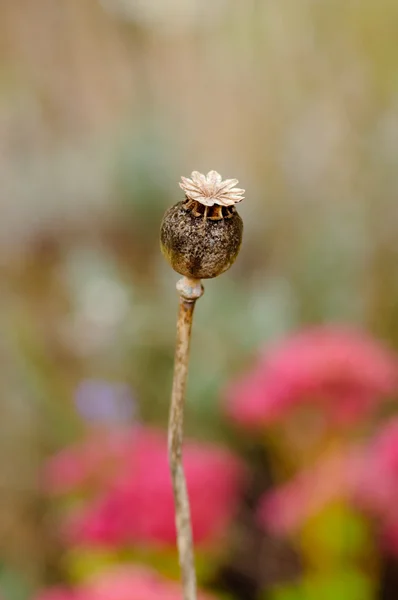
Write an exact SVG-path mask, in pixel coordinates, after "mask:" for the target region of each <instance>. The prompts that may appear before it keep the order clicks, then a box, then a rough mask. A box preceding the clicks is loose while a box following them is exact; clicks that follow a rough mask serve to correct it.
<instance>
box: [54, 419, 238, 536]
mask: <svg viewBox="0 0 398 600" xmlns="http://www.w3.org/2000/svg"><path fill="white" fill-rule="evenodd" d="M117 442H118V443H115V440H112V443H109V441H108V442H107V440H102V441H101V439H94V440H88V441H86V442H83V443H82V444H81V445H80V446H76V447H74V448H73V449H72V450H68V449H67V450H65V451H64V452H61V454H60V455H59V456H56V457H55V458H54V459H53V460H52V461H50V465H49V468H48V469H47V479H46V481H47V486H48V489H50V490H53V491H56V492H59V491H60V490H63V491H73V492H79V491H80V489H81V487H82V486H83V487H84V486H86V487H87V482H88V481H90V480H91V481H93V480H96V482H97V483H96V485H95V486H94V488H92V489H90V488H88V493H87V495H86V501H85V502H83V504H82V506H80V507H79V508H78V509H74V511H73V512H72V513H71V515H70V518H69V520H68V522H67V524H66V536H67V539H68V540H69V542H70V543H78V544H86V545H93V544H94V545H103V546H111V547H113V546H117V545H129V544H134V543H140V544H155V545H174V544H175V523H174V501H173V494H172V486H171V477H170V472H169V466H168V459H167V439H166V435H165V434H164V433H163V432H160V431H157V430H154V429H150V428H144V427H135V428H134V429H131V431H130V433H129V435H128V436H126V435H125V434H124V437H122V438H120V439H118V440H117ZM96 445H98V446H99V448H98V451H97V452H93V446H94V447H95V446H96ZM107 452H109V453H110V457H108V456H107ZM86 453H87V454H88V458H87V456H86ZM65 455H66V456H67V461H66V464H67V469H66V472H64V471H63V469H64V467H65ZM110 458H113V459H114V463H113V467H112V468H110V464H111V463H110ZM75 462H77V463H78V464H77V465H76V469H77V471H78V473H79V476H78V477H76V475H75V473H74V471H73V467H74V464H75ZM184 464H185V470H186V477H187V485H188V489H189V494H190V498H191V512H192V523H193V531H194V538H195V541H196V543H198V544H201V543H203V544H206V543H211V542H213V541H216V540H219V539H220V538H222V537H223V535H224V534H225V531H226V528H227V527H228V525H229V523H230V522H231V519H232V518H233V516H234V514H235V511H236V508H237V505H238V502H239V495H240V491H241V488H242V484H243V482H244V477H245V474H244V468H243V466H242V465H241V463H240V462H239V461H238V460H237V459H236V458H235V457H234V456H233V455H232V454H231V453H230V452H228V451H227V450H224V449H222V448H220V447H219V446H213V445H204V444H199V443H195V442H189V441H188V442H186V444H185V446H184ZM81 465H83V466H81ZM57 469H60V472H58V471H57ZM79 469H81V472H79ZM48 473H50V475H51V476H50V477H49V476H48ZM70 473H72V474H73V477H70ZM68 477H69V478H68ZM99 477H100V478H102V486H99V485H98V478H99ZM66 480H67V485H65V482H66Z"/></svg>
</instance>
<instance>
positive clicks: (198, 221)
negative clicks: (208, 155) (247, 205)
mask: <svg viewBox="0 0 398 600" xmlns="http://www.w3.org/2000/svg"><path fill="white" fill-rule="evenodd" d="M237 183H238V180H237V179H226V180H225V181H223V180H222V177H221V175H220V174H219V173H217V171H210V172H209V173H208V174H207V176H205V175H203V174H201V173H198V172H197V171H193V172H192V175H191V179H189V178H186V177H182V178H181V183H180V184H179V185H180V187H181V189H182V190H184V192H185V200H183V201H182V202H178V203H177V204H175V205H174V206H172V207H171V208H169V209H168V210H167V211H166V213H165V215H164V217H163V221H162V225H161V231H160V245H161V250H162V252H163V254H164V256H165V257H166V258H167V260H168V261H169V263H170V264H171V266H172V267H173V269H174V270H175V271H177V273H180V274H181V275H184V276H185V277H190V278H194V279H211V278H212V277H217V275H220V274H221V273H224V271H227V269H229V268H230V267H231V266H232V264H233V263H234V261H235V259H236V257H237V256H238V253H239V249H240V245H241V242H242V232H243V222H242V219H241V218H240V216H239V215H238V213H237V211H236V208H235V204H237V203H238V202H241V200H243V194H244V193H245V191H244V190H242V189H239V188H237V187H236V184H237Z"/></svg>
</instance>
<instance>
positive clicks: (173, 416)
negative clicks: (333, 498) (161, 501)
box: [168, 277, 204, 600]
mask: <svg viewBox="0 0 398 600" xmlns="http://www.w3.org/2000/svg"><path fill="white" fill-rule="evenodd" d="M177 290H178V292H179V295H180V299H179V311H178V320H177V343H176V352H175V361H174V376H173V389H172V393H171V406H170V416H169V432H168V446H169V462H170V469H171V477H172V481H173V491H174V503H175V518H176V529H177V546H178V554H179V561H180V567H181V577H182V587H183V598H184V600H196V573H195V558H194V548H193V536H192V524H191V512H190V506H189V497H188V490H187V484H186V480H185V475H184V467H183V463H182V443H183V431H184V402H185V389H186V382H187V375H188V362H189V345H190V339H191V329H192V319H193V312H194V308H195V303H196V300H197V299H198V298H200V296H202V294H203V291H204V290H203V287H202V284H201V282H200V280H198V279H188V278H187V277H183V278H182V279H181V280H180V281H179V282H178V283H177Z"/></svg>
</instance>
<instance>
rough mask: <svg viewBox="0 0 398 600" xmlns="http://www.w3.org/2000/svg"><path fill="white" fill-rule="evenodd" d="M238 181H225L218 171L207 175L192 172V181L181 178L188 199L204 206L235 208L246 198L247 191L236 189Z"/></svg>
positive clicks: (181, 185)
mask: <svg viewBox="0 0 398 600" xmlns="http://www.w3.org/2000/svg"><path fill="white" fill-rule="evenodd" d="M237 183H239V182H238V180H237V179H225V180H224V181H223V180H222V177H221V175H220V174H219V173H217V171H209V172H208V173H207V175H203V174H202V173H198V171H192V174H191V179H189V178H188V177H181V182H180V184H179V185H180V188H181V189H182V190H184V192H185V194H186V196H187V198H189V199H190V200H195V201H197V202H200V203H201V204H204V206H214V204H218V205H219V206H233V205H234V204H237V203H238V202H241V201H242V200H243V198H244V196H243V194H244V193H245V190H241V189H240V188H237V187H235V186H236V184H237Z"/></svg>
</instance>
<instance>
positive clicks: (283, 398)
mask: <svg viewBox="0 0 398 600" xmlns="http://www.w3.org/2000/svg"><path fill="white" fill-rule="evenodd" d="M397 386H398V362H397V358H396V356H395V355H394V354H393V353H392V352H391V351H389V350H388V349H387V348H385V347H384V346H383V345H381V344H380V343H378V342H377V341H375V340H373V339H372V338H370V337H369V336H367V335H366V334H365V333H361V332H358V331H354V330H351V329H348V328H343V327H338V326H324V327H318V328H314V329H311V330H308V331H305V332H303V333H299V334H297V335H295V336H293V337H291V338H290V339H288V340H286V341H284V342H282V343H280V344H279V345H277V346H276V347H275V348H272V349H271V350H269V351H268V352H267V353H266V354H265V355H264V356H263V357H261V358H260V360H259V361H258V364H257V365H256V366H255V367H254V369H253V370H252V371H251V372H249V373H248V374H246V375H245V376H243V377H242V378H241V379H239V380H238V381H236V382H235V383H233V384H232V385H231V386H230V388H229V390H228V391H227V395H226V400H227V402H226V410H227V412H228V413H229V415H230V416H231V417H232V418H233V419H234V420H236V421H237V422H238V423H240V424H242V425H245V426H248V427H254V428H257V427H261V426H263V425H265V424H268V423H271V422H275V421H278V420H280V419H282V418H284V417H285V416H286V415H287V414H288V413H289V412H290V411H291V410H292V409H293V408H294V407H296V406H298V405H302V404H305V403H309V402H312V403H314V402H315V403H318V404H319V402H322V403H323V406H325V407H326V408H327V409H328V413H329V415H330V417H331V418H332V419H333V420H335V421H336V420H337V421H338V422H340V423H347V422H353V421H354V420H355V419H357V418H359V417H361V416H363V415H366V414H367V413H368V412H369V411H370V410H371V409H372V408H373V407H374V405H375V404H376V403H377V402H378V401H379V399H380V398H383V397H386V396H389V395H391V394H393V393H395V392H396V391H397Z"/></svg>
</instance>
